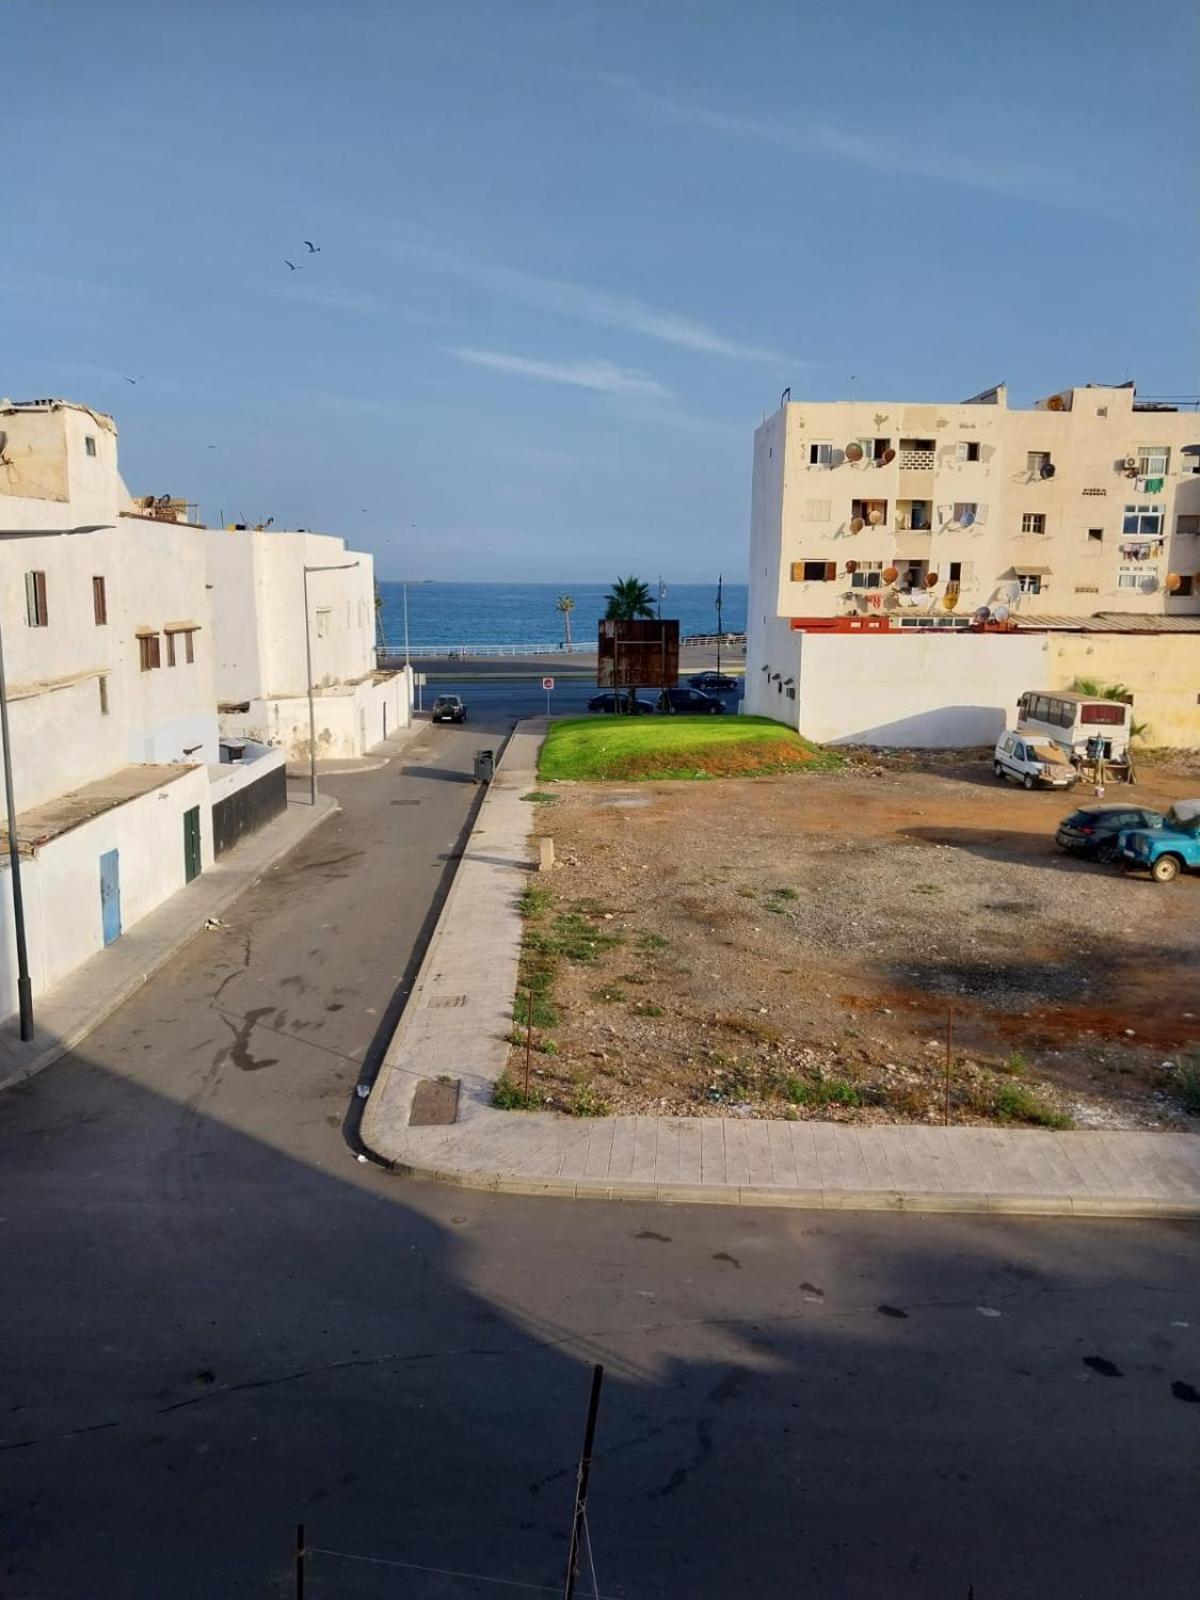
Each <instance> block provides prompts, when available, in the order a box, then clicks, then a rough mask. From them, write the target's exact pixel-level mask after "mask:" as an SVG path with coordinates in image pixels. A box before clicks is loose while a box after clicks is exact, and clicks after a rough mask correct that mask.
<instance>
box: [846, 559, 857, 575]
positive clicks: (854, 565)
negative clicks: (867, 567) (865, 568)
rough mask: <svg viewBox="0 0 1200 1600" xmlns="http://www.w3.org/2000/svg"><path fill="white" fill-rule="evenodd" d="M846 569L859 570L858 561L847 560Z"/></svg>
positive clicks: (849, 570) (848, 570)
mask: <svg viewBox="0 0 1200 1600" xmlns="http://www.w3.org/2000/svg"><path fill="white" fill-rule="evenodd" d="M846 571H847V572H857V571H858V562H857V561H847V563H846Z"/></svg>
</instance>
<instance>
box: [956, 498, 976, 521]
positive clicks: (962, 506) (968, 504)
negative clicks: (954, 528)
mask: <svg viewBox="0 0 1200 1600" xmlns="http://www.w3.org/2000/svg"><path fill="white" fill-rule="evenodd" d="M978 515H979V505H978V502H977V501H975V500H956V501H955V502H954V520H955V522H957V523H958V525H959V527H960V528H969V527H970V526H971V524H972V523H973V522H974V521H975V520H976V518H977V517H978Z"/></svg>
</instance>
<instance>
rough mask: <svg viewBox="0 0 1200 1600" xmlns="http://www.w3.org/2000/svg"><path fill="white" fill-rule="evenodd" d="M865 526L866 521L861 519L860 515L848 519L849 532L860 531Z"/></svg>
mask: <svg viewBox="0 0 1200 1600" xmlns="http://www.w3.org/2000/svg"><path fill="white" fill-rule="evenodd" d="M865 527H866V523H865V522H864V521H863V519H862V518H861V517H851V519H850V532H851V533H861V532H862V531H863V529H864V528H865Z"/></svg>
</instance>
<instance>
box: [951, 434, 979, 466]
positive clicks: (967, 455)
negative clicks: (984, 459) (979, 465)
mask: <svg viewBox="0 0 1200 1600" xmlns="http://www.w3.org/2000/svg"><path fill="white" fill-rule="evenodd" d="M954 459H955V460H956V461H978V460H979V440H978V439H960V440H959V441H958V444H957V445H956V446H955V448H954Z"/></svg>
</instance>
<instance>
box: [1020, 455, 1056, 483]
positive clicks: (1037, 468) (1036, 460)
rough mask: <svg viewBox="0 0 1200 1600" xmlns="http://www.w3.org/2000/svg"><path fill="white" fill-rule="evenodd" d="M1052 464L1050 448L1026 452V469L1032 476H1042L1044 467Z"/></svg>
mask: <svg viewBox="0 0 1200 1600" xmlns="http://www.w3.org/2000/svg"><path fill="white" fill-rule="evenodd" d="M1049 465H1050V452H1049V450H1027V451H1026V452H1025V471H1026V472H1028V473H1029V475H1030V477H1033V478H1040V477H1041V475H1042V468H1043V467H1048V466H1049Z"/></svg>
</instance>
